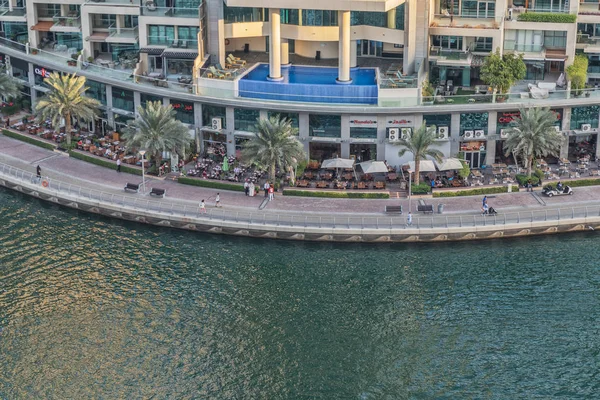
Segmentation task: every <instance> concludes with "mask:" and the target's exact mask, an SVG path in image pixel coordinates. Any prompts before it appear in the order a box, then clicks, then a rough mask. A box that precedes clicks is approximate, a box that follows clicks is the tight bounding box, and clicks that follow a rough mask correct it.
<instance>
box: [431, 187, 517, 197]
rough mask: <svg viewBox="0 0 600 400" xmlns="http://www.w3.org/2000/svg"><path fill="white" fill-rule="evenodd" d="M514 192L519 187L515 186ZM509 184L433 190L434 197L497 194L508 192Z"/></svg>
mask: <svg viewBox="0 0 600 400" xmlns="http://www.w3.org/2000/svg"><path fill="white" fill-rule="evenodd" d="M512 191H513V192H518V191H519V187H518V186H513V187H512ZM507 192H508V186H495V187H489V188H480V189H470V190H460V191H453V192H446V191H443V192H433V197H462V196H480V195H483V194H497V193H507Z"/></svg>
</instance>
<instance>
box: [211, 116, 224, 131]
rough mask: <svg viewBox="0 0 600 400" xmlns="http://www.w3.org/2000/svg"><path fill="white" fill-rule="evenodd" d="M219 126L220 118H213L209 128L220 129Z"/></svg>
mask: <svg viewBox="0 0 600 400" xmlns="http://www.w3.org/2000/svg"><path fill="white" fill-rule="evenodd" d="M221 127H222V126H221V118H213V119H212V125H211V128H212V129H213V130H215V131H220V130H221Z"/></svg>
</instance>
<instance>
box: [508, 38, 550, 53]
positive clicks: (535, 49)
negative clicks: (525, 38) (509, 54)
mask: <svg viewBox="0 0 600 400" xmlns="http://www.w3.org/2000/svg"><path fill="white" fill-rule="evenodd" d="M504 50H511V51H520V52H524V53H539V52H541V51H542V50H544V45H543V44H523V43H516V42H515V41H514V40H505V41H504Z"/></svg>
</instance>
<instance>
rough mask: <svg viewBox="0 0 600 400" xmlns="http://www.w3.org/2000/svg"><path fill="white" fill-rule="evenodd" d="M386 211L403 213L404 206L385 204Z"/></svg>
mask: <svg viewBox="0 0 600 400" xmlns="http://www.w3.org/2000/svg"><path fill="white" fill-rule="evenodd" d="M385 212H386V213H399V214H402V206H385Z"/></svg>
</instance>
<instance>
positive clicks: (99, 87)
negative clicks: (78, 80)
mask: <svg viewBox="0 0 600 400" xmlns="http://www.w3.org/2000/svg"><path fill="white" fill-rule="evenodd" d="M85 85H86V86H87V87H88V90H87V91H86V92H85V94H86V95H88V96H90V97H91V98H93V99H96V100H98V101H99V102H100V103H102V104H103V105H106V85H105V84H104V83H101V82H96V81H92V80H90V79H88V80H87V81H86V82H85Z"/></svg>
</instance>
